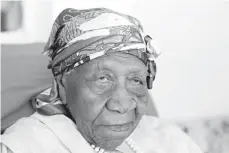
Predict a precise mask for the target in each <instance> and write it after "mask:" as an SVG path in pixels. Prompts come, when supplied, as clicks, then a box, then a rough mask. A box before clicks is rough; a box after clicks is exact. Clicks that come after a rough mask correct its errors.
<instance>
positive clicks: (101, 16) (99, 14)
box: [32, 8, 159, 115]
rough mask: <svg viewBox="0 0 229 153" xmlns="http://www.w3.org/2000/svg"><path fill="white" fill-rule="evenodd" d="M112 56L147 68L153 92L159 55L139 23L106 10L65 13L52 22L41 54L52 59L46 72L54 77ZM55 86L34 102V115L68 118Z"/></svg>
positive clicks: (64, 11)
mask: <svg viewBox="0 0 229 153" xmlns="http://www.w3.org/2000/svg"><path fill="white" fill-rule="evenodd" d="M112 52H123V53H127V54H132V55H134V56H136V57H138V58H139V59H140V60H142V61H143V62H144V63H145V65H146V66H147V67H148V76H147V78H146V80H147V85H148V88H149V89H151V88H152V82H153V80H154V77H155V76H154V75H153V73H154V71H155V70H156V65H155V63H154V60H155V59H156V58H157V57H158V56H159V53H158V52H156V50H155V49H154V48H153V46H152V44H151V37H150V36H148V35H145V34H144V32H143V28H142V26H141V24H140V22H139V21H138V20H137V19H135V18H134V17H131V16H128V15H124V14H121V13H117V12H114V11H112V10H109V9H106V8H95V9H87V10H76V9H72V8H68V9H65V10H63V11H62V12H61V13H60V14H59V16H58V17H57V19H56V20H55V22H54V24H53V27H52V30H51V34H50V37H49V40H48V42H47V44H46V46H45V49H44V52H43V53H44V54H47V55H48V56H49V57H50V58H51V61H50V63H49V65H48V68H50V69H52V72H53V75H54V76H55V77H61V75H62V74H63V73H67V72H69V70H71V69H73V68H74V67H77V66H79V65H81V64H83V63H85V62H88V61H90V60H92V59H94V58H97V57H99V56H103V55H105V54H109V53H112ZM57 80H58V79H57ZM56 86H57V83H56V81H55V80H54V81H53V88H52V89H47V90H46V91H44V92H42V93H40V94H39V95H38V96H36V97H34V98H33V100H32V104H33V106H34V108H35V109H36V111H38V112H39V113H41V114H45V115H54V114H68V113H67V112H66V109H65V107H64V105H66V104H65V103H64V102H63V100H61V99H60V97H59V96H60V95H58V94H60V93H59V91H57V90H58V89H57V87H56Z"/></svg>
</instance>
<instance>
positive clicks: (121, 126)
mask: <svg viewBox="0 0 229 153" xmlns="http://www.w3.org/2000/svg"><path fill="white" fill-rule="evenodd" d="M132 126H133V122H129V123H125V124H118V125H104V127H105V128H108V129H110V130H112V131H115V132H122V131H128V130H129V129H131V127H132Z"/></svg>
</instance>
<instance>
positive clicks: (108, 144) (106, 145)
mask: <svg viewBox="0 0 229 153" xmlns="http://www.w3.org/2000/svg"><path fill="white" fill-rule="evenodd" d="M124 140H125V139H120V140H106V141H104V140H102V141H101V140H96V142H95V143H96V146H99V147H100V148H103V149H105V150H107V151H114V150H115V149H116V148H117V147H118V146H120V145H121V144H122V143H123V141H124Z"/></svg>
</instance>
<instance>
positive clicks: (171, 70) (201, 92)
mask: <svg viewBox="0 0 229 153" xmlns="http://www.w3.org/2000/svg"><path fill="white" fill-rule="evenodd" d="M50 3H51V2H50ZM67 7H72V8H77V9H85V8H93V7H107V8H111V9H113V10H116V11H120V12H122V13H126V14H130V15H133V16H135V17H137V18H138V19H139V20H140V21H141V22H142V25H143V27H144V29H145V31H146V33H148V34H150V35H151V36H152V37H153V38H154V39H155V41H156V42H157V46H158V48H159V49H160V51H161V52H162V54H161V56H160V57H159V58H158V59H157V61H156V62H157V65H158V74H157V77H156V81H155V83H154V88H153V89H152V91H151V93H152V94H153V97H154V100H155V104H156V106H157V109H158V112H159V115H160V116H161V117H163V118H181V119H182V118H190V117H205V116H216V115H229V93H228V92H229V60H228V58H229V1H228V0H218V1H213V0H208V1H207V0H189V1H187V0H186V1H185V0H174V1H171V0H160V1H158V0H126V1H124V0H115V1H106V0H96V1H93V0H83V1H82V0H80V1H66V0H65V1H56V2H53V4H52V11H50V9H49V8H48V7H47V8H46V9H43V8H42V9H43V12H42V13H41V14H39V13H37V11H35V12H36V13H37V14H36V16H39V17H38V18H37V19H36V24H37V23H42V25H43V26H41V28H38V27H39V26H36V29H35V28H32V29H34V33H33V36H34V39H33V41H35V42H37V41H43V42H45V41H46V40H47V38H48V35H49V32H47V31H49V30H50V29H51V23H50V22H49V21H48V20H50V21H53V20H54V19H55V17H56V16H57V15H58V13H59V12H60V11H61V10H62V9H64V8H67ZM45 11H46V12H45ZM51 12H52V14H50V13H51ZM47 14H48V15H47ZM48 18H49V19H48ZM44 22H48V24H44ZM49 25H50V26H49Z"/></svg>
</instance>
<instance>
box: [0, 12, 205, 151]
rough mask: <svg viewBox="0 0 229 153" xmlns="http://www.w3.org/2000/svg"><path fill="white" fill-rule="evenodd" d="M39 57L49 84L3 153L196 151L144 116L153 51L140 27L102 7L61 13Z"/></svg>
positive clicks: (9, 133)
mask: <svg viewBox="0 0 229 153" xmlns="http://www.w3.org/2000/svg"><path fill="white" fill-rule="evenodd" d="M45 53H46V54H48V56H49V57H50V58H51V61H50V64H49V66H48V67H49V68H50V69H51V70H52V72H53V75H54V78H53V85H52V87H51V88H50V89H47V90H45V91H44V92H42V93H40V94H39V95H38V96H36V97H35V98H33V106H34V108H35V109H36V113H34V114H33V115H31V116H30V117H28V118H23V119H20V120H19V121H17V122H16V123H15V124H14V125H13V126H11V127H9V128H8V129H7V130H6V131H5V133H4V134H3V135H2V144H1V146H2V152H3V153H6V152H7V153H9V152H14V153H32V152H33V153H94V152H98V153H108V152H112V153H200V152H201V151H200V150H199V148H198V147H197V146H196V145H195V144H194V143H193V142H192V141H191V140H190V139H189V138H188V137H187V136H186V135H185V134H183V133H182V132H181V131H180V130H179V129H178V128H176V127H175V126H172V125H169V124H166V123H164V122H162V121H160V120H159V119H157V118H155V117H153V116H146V115H145V113H146V106H147V103H148V98H149V95H148V89H151V88H152V83H153V80H154V78H155V73H156V65H155V63H154V60H155V58H156V57H157V56H158V53H157V52H156V51H155V50H154V48H153V47H152V45H151V38H150V36H148V35H144V33H143V28H142V26H141V24H140V23H139V21H138V20H137V19H135V18H133V17H131V16H128V15H124V14H120V13H117V12H114V11H112V10H109V9H105V8H97V9H87V10H75V9H65V10H64V11H62V12H61V13H60V15H59V16H58V17H57V19H56V20H55V22H54V24H53V28H52V31H51V35H50V38H49V41H48V43H47V45H46V47H45Z"/></svg>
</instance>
